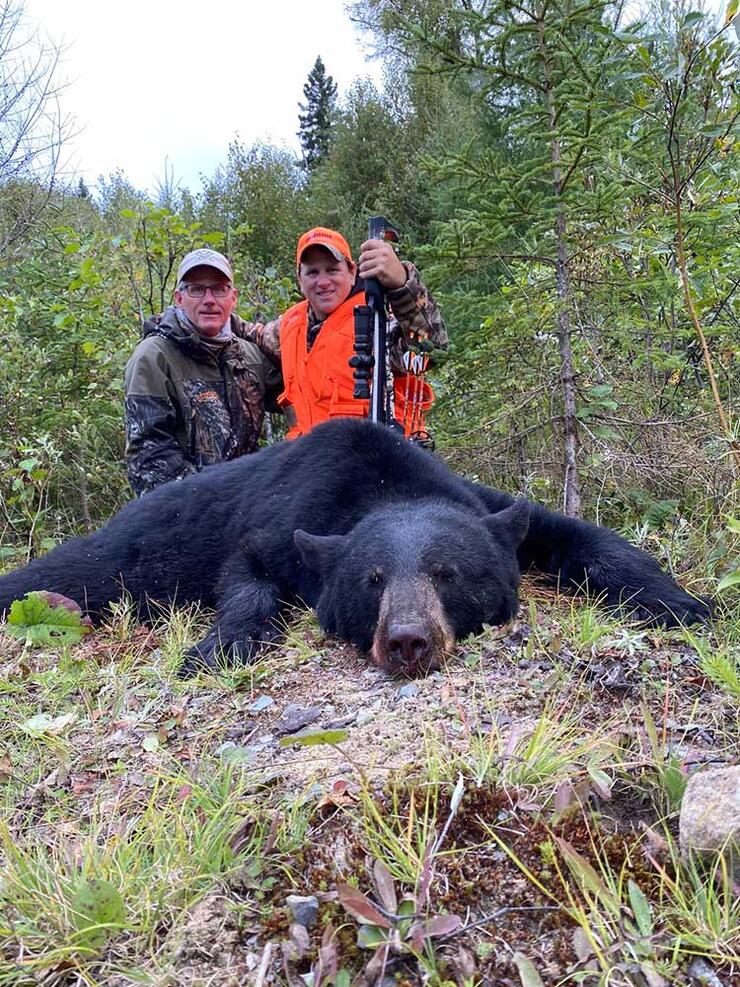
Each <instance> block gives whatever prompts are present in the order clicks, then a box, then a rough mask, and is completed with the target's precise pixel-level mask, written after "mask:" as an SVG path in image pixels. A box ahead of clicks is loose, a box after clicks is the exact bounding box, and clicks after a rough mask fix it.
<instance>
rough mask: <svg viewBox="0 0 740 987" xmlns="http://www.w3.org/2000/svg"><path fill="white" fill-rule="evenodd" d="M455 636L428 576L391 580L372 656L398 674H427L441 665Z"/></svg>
mask: <svg viewBox="0 0 740 987" xmlns="http://www.w3.org/2000/svg"><path fill="white" fill-rule="evenodd" d="M454 643H455V635H454V633H453V631H452V628H451V627H450V624H449V621H448V620H447V616H446V614H445V612H444V608H443V606H442V602H441V600H440V598H439V596H438V595H437V593H436V591H435V589H434V587H433V585H432V583H431V581H430V580H428V579H424V578H418V577H417V578H415V579H412V580H411V581H409V582H406V581H403V580H400V579H399V580H396V581H394V582H392V583H390V584H389V585H388V586H387V587H386V589H385V591H384V593H383V596H382V598H381V601H380V610H379V613H378V623H377V625H376V628H375V635H374V637H373V644H372V648H371V649H370V656H371V657H372V660H373V661H374V662H375V664H376V665H378V666H379V667H380V668H382V669H384V670H385V671H387V672H391V673H394V674H399V675H407V676H416V675H426V674H427V673H428V672H432V671H434V670H435V669H437V668H439V665H440V662H441V661H442V658H443V657H444V655H445V654H446V653H447V652H448V651H450V650H451V649H452V646H453V645H454Z"/></svg>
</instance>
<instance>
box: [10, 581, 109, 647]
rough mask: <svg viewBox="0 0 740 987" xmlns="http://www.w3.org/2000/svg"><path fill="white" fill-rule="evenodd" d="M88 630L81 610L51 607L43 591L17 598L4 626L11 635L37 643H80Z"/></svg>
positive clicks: (63, 606) (29, 642)
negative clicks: (21, 598)
mask: <svg viewBox="0 0 740 987" xmlns="http://www.w3.org/2000/svg"><path fill="white" fill-rule="evenodd" d="M69 602H70V603H71V602H72V601H69ZM89 629H90V628H89V626H86V624H85V623H84V620H83V617H82V614H81V613H80V612H79V611H77V612H75V611H73V610H70V609H69V608H68V607H67V606H65V605H61V606H52V605H51V604H50V603H48V602H47V601H46V600H45V599H44V595H43V593H28V594H26V597H25V599H23V600H15V602H14V603H13V604H12V605H11V607H10V614H9V615H8V621H7V624H6V625H5V632H6V633H7V634H10V636H11V637H15V638H18V639H20V640H25V641H26V642H27V643H28V644H37V645H44V644H46V645H49V644H62V645H63V644H77V642H78V641H80V640H81V639H82V638H83V636H84V635H85V634H87V632H88V631H89Z"/></svg>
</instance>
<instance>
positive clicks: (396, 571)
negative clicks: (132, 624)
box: [0, 419, 710, 674]
mask: <svg viewBox="0 0 740 987" xmlns="http://www.w3.org/2000/svg"><path fill="white" fill-rule="evenodd" d="M530 565H533V566H536V567H537V568H538V569H540V570H541V571H543V572H545V573H549V574H551V575H552V576H555V577H557V578H558V579H559V580H560V581H561V583H562V584H564V585H570V586H572V587H574V588H579V587H580V588H587V589H588V591H589V592H590V593H593V594H598V595H600V596H602V597H603V599H604V601H605V603H606V604H607V605H613V606H617V605H623V606H625V607H627V608H628V609H629V610H630V611H633V612H634V613H636V614H637V615H638V616H639V617H640V618H643V619H649V620H653V621H658V622H662V623H665V624H669V625H671V624H677V623H679V622H683V623H693V622H697V621H703V620H706V619H707V618H708V617H709V614H710V608H709V604H708V603H707V602H706V601H705V600H701V599H695V598H694V597H692V596H689V595H688V594H687V593H685V592H684V591H683V590H682V589H681V588H680V587H679V586H678V585H677V584H676V583H675V582H674V581H673V580H672V579H670V578H669V577H668V576H667V575H665V574H664V573H663V572H662V571H661V569H660V568H659V566H658V565H657V564H656V563H655V562H654V561H653V560H652V559H651V558H650V557H649V556H648V555H646V554H645V553H644V552H641V551H640V550H638V549H636V548H634V547H633V546H631V545H630V544H629V543H628V542H626V541H625V540H624V539H622V538H620V537H619V536H618V535H616V534H615V533H614V532H612V531H609V530H608V529H606V528H602V527H598V526H597V525H594V524H589V523H587V522H584V521H576V520H573V519H571V518H566V517H564V516H562V515H559V514H556V513H554V512H552V511H548V510H546V509H545V508H543V507H540V506H538V505H535V504H529V503H528V502H527V501H524V500H515V499H514V498H513V497H511V496H509V495H507V494H504V493H499V492H497V491H495V490H491V489H489V488H488V487H484V486H482V485H479V484H475V483H472V482H470V481H468V480H464V479H462V478H460V477H458V476H456V475H455V474H454V473H452V472H451V471H450V470H449V469H448V468H447V467H446V466H445V465H444V464H443V463H442V462H441V461H440V460H439V459H437V458H435V457H434V456H432V455H430V454H429V453H428V452H426V451H424V450H421V449H418V448H416V447H414V446H413V445H411V444H409V443H408V442H406V441H405V440H404V439H403V438H402V437H399V436H398V435H397V434H396V433H394V432H392V431H391V430H389V429H386V428H383V427H381V426H379V425H373V424H371V423H370V422H367V421H364V420H356V419H341V420H336V421H332V422H327V423H325V424H323V425H321V426H319V427H318V428H316V429H315V430H314V431H312V432H311V433H310V434H308V435H307V436H305V437H304V438H301V439H299V440H298V441H296V442H285V443H281V444H279V445H276V446H272V447H271V448H269V449H265V450H263V451H262V452H259V453H257V454H256V455H253V456H246V457H244V458H242V459H237V460H235V461H233V462H229V463H224V464H222V465H218V466H212V467H209V468H208V469H206V470H204V471H203V472H201V473H197V474H195V475H193V476H190V477H187V478H186V479H184V480H181V481H176V482H173V483H168V484H165V485H164V486H162V487H159V488H158V489H156V490H154V491H152V492H151V493H148V494H146V495H145V496H144V497H143V498H142V499H141V500H136V501H132V502H131V503H129V504H127V505H126V506H125V507H124V508H123V509H122V510H121V511H120V512H119V513H118V514H116V515H115V516H114V517H113V518H111V520H110V521H109V522H108V523H107V524H106V525H105V526H104V527H103V528H101V529H100V530H99V531H96V532H94V533H93V534H91V535H87V536H85V537H82V538H76V539H73V540H72V541H68V542H65V543H64V544H62V545H60V546H58V547H57V548H55V549H53V550H52V551H51V552H49V554H48V555H46V556H44V557H43V558H40V559H36V560H35V561H33V562H31V563H30V564H29V565H27V566H24V567H23V568H21V569H18V570H16V571H15V572H11V573H9V574H8V575H5V576H2V577H0V613H1V612H2V611H3V610H5V609H7V608H8V607H9V605H10V603H11V602H12V601H13V600H14V599H17V598H19V597H22V596H23V595H24V594H25V593H27V592H29V591H30V590H40V589H46V590H52V591H55V592H57V593H62V594H64V595H65V596H68V597H71V598H72V599H74V600H76V601H77V602H79V603H80V604H82V606H83V607H84V608H85V609H86V610H87V612H89V613H90V614H92V615H93V616H94V615H95V614H99V613H100V612H101V611H102V610H103V609H104V608H105V606H106V604H107V603H108V602H109V601H111V600H115V599H117V598H118V597H119V596H120V595H121V593H122V591H124V590H125V591H126V592H127V593H128V594H130V595H131V597H132V598H133V599H134V600H136V601H137V602H138V604H139V606H140V608H142V609H143V610H144V611H146V607H147V604H148V602H150V601H175V602H177V603H188V602H190V601H194V600H200V601H202V602H203V603H204V604H206V605H207V606H209V607H215V608H216V610H217V617H216V620H215V622H214V624H213V627H212V628H211V630H210V632H209V634H208V635H207V636H206V638H205V639H204V640H203V641H201V642H200V644H198V645H197V646H196V647H195V648H194V649H193V651H192V652H191V654H190V656H189V659H188V660H187V661H186V665H185V668H186V671H190V670H191V669H192V668H193V667H194V666H196V665H198V664H205V665H214V663H215V662H216V660H217V658H218V657H219V655H220V654H221V653H223V654H224V655H225V656H226V657H227V658H230V659H231V660H248V659H249V658H250V656H251V655H252V654H253V653H254V651H255V649H256V648H257V647H259V644H260V643H261V642H264V641H268V640H272V639H274V638H275V637H276V635H277V634H278V633H279V616H280V612H281V610H282V609H283V608H284V606H285V605H286V604H289V603H291V602H294V601H296V600H303V601H305V602H306V603H307V604H308V605H309V606H311V607H314V608H315V610H316V612H317V615H318V618H319V621H320V623H321V625H322V626H323V627H324V628H325V630H327V631H329V632H332V633H334V634H337V635H338V636H339V637H341V638H344V639H345V640H347V641H351V642H353V643H354V644H356V645H357V646H358V647H359V648H361V649H363V650H365V651H369V652H370V654H371V655H372V658H373V660H374V661H375V662H376V663H377V664H379V665H380V666H381V667H383V668H386V669H388V670H393V671H398V672H402V673H404V674H416V673H420V672H424V671H426V670H428V669H430V668H433V667H436V666H437V664H438V663H439V660H440V658H441V656H442V655H443V654H444V652H445V651H447V650H449V648H450V647H451V645H452V644H453V642H454V640H456V639H459V638H462V637H464V636H466V635H467V634H470V633H472V632H474V631H477V630H479V629H480V628H481V626H482V624H484V623H487V624H499V623H502V622H504V621H506V620H508V619H509V618H510V617H511V616H512V615H513V613H514V612H515V609H516V605H517V587H518V583H519V572H520V568H522V567H528V566H530Z"/></svg>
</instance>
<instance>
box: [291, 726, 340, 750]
mask: <svg viewBox="0 0 740 987" xmlns="http://www.w3.org/2000/svg"><path fill="white" fill-rule="evenodd" d="M346 739H347V731H346V730H302V731H301V732H300V733H294V734H291V735H290V736H289V737H282V738H281V739H280V740H279V741H278V743H279V746H280V747H290V745H291V744H300V745H301V746H302V747H313V746H314V745H316V744H341V743H342V742H343V741H345V740H346Z"/></svg>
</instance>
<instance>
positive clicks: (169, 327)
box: [124, 249, 280, 495]
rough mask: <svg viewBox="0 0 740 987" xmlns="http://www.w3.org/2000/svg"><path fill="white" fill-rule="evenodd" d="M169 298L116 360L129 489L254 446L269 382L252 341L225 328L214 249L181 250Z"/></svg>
mask: <svg viewBox="0 0 740 987" xmlns="http://www.w3.org/2000/svg"><path fill="white" fill-rule="evenodd" d="M174 299H175V304H174V305H171V306H170V307H169V308H168V309H167V310H166V311H165V312H164V313H163V314H162V315H161V316H159V317H157V318H156V319H151V320H148V321H147V322H145V323H144V328H143V339H142V340H141V342H140V343H139V345H138V346H137V347H136V349H135V350H134V352H133V354H132V356H131V359H130V360H129V361H128V363H127V365H126V372H125V377H124V387H125V395H126V463H127V467H128V475H129V480H130V482H131V486H132V487H133V489H134V490H135V492H136V493H137V494H138V495H141V494H142V493H145V492H146V491H147V490H151V489H153V488H154V487H156V486H159V485H160V484H161V483H166V482H167V481H169V480H176V479H179V478H180V477H183V476H186V475H187V474H188V473H194V472H196V471H198V470H200V469H202V468H203V467H204V466H209V465H211V464H212V463H218V462H222V461H224V460H228V459H235V458H236V457H237V456H242V455H244V454H245V453H248V452H254V450H255V449H256V448H257V445H258V442H259V436H260V432H261V429H262V421H263V418H264V406H265V395H266V394H267V393H268V392H270V391H274V390H276V387H277V385H278V383H279V376H280V375H279V372H278V371H277V370H276V369H275V368H274V367H272V366H271V364H270V363H269V361H268V360H266V359H265V357H264V356H263V355H262V354H261V353H260V351H259V349H258V348H257V346H255V345H254V344H253V343H251V342H248V341H247V340H245V339H241V338H239V337H238V336H237V335H236V333H235V331H234V330H235V328H236V327H237V325H238V318H237V316H236V315H234V309H235V307H236V301H237V291H236V288H235V287H234V274H233V271H232V269H231V265H230V264H229V262H228V260H227V259H226V257H224V255H223V254H220V253H218V252H217V251H215V250H208V249H201V250H193V251H191V252H190V253H189V254H187V255H186V256H185V257H184V258H183V261H182V263H181V264H180V267H179V269H178V272H177V288H176V289H175V296H174Z"/></svg>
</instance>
